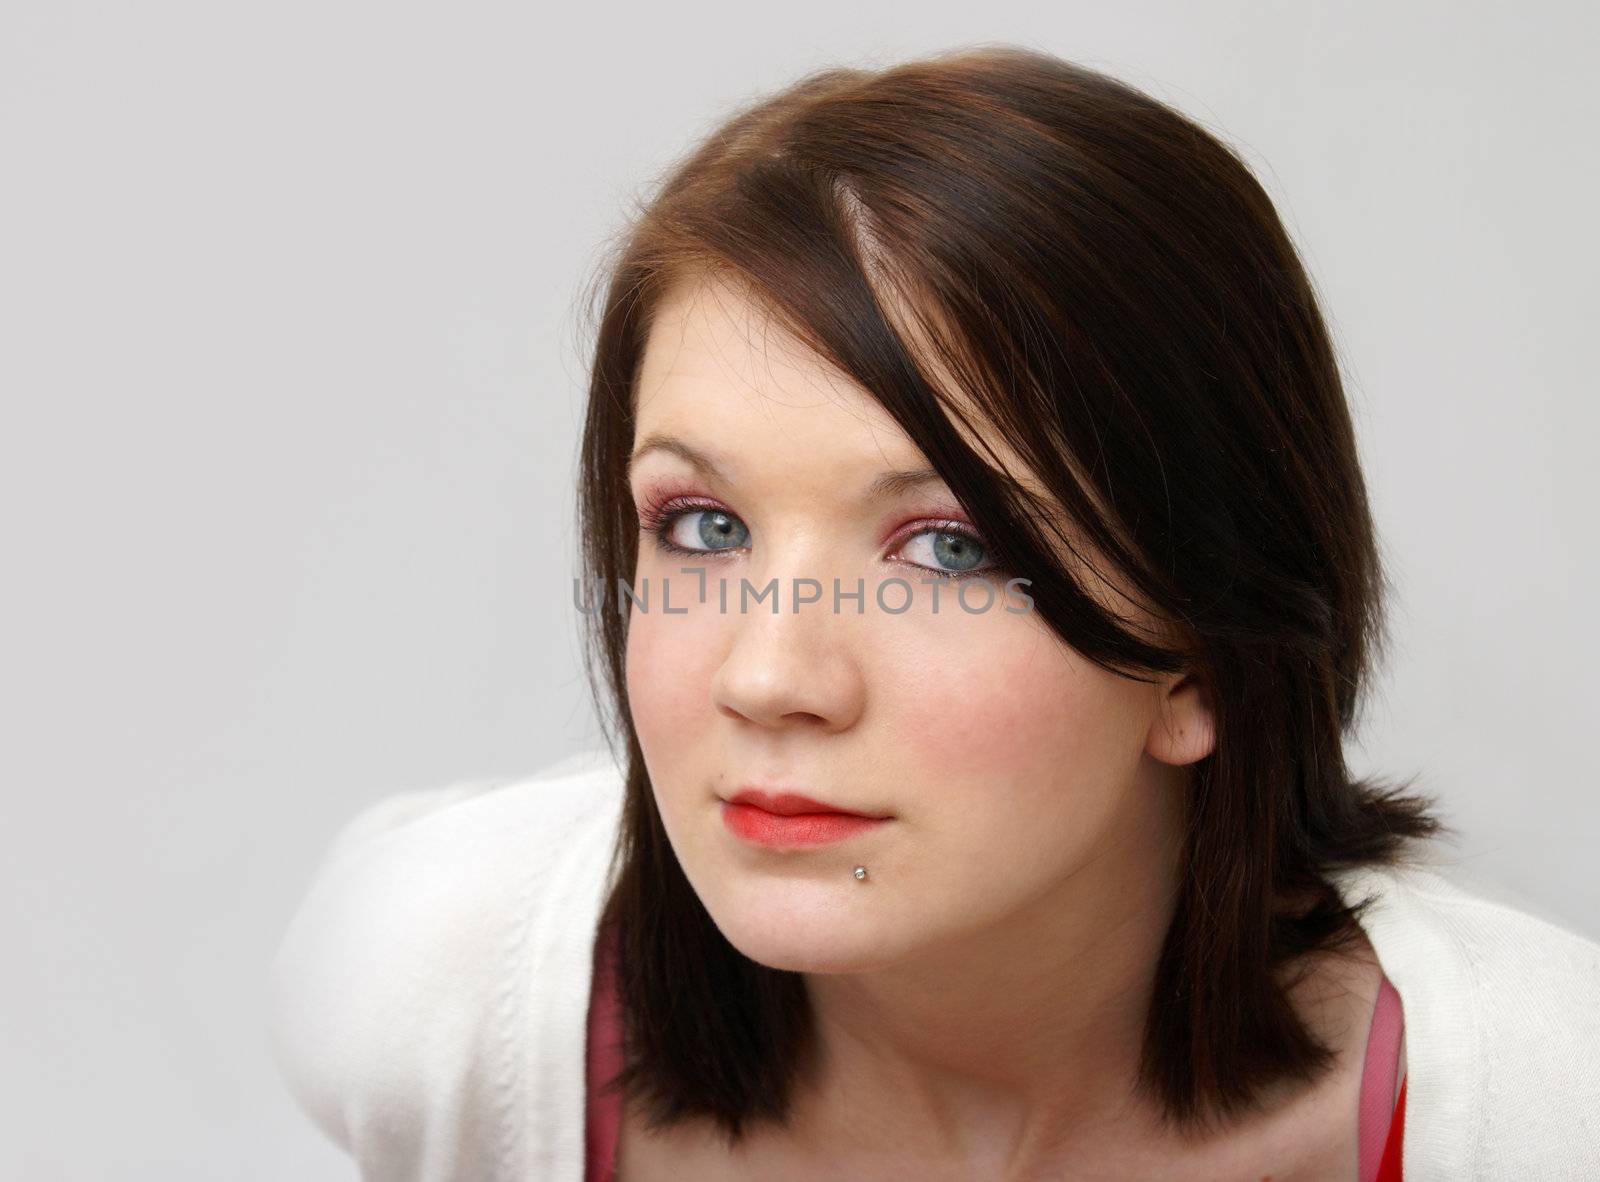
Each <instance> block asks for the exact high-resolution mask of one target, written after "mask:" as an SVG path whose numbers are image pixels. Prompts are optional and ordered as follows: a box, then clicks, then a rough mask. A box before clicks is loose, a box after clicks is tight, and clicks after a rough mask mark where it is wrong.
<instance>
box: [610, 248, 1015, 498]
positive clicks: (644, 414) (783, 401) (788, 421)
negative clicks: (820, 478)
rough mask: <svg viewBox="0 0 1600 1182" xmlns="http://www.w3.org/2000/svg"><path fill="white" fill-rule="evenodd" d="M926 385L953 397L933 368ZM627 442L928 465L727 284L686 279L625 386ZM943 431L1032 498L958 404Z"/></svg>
mask: <svg viewBox="0 0 1600 1182" xmlns="http://www.w3.org/2000/svg"><path fill="white" fill-rule="evenodd" d="M934 380H935V381H936V382H937V383H938V384H939V386H940V388H941V390H943V391H946V392H947V393H948V392H950V391H952V390H953V389H954V386H953V383H950V382H949V381H948V379H947V377H945V376H944V371H943V370H942V369H941V368H939V367H937V366H936V367H935V374H934ZM634 394H635V399H636V415H635V423H636V426H635V440H636V441H638V440H641V439H644V438H645V437H646V436H647V435H650V434H654V433H657V432H667V433H671V434H675V435H689V434H693V435H696V436H699V437H701V438H705V437H707V435H708V433H709V434H710V435H716V434H718V433H720V434H723V435H726V436H729V437H730V438H731V437H733V436H738V440H737V442H738V446H740V447H742V448H749V447H754V446H756V445H757V444H758V443H759V442H760V441H761V439H762V438H763V437H766V438H770V440H771V441H772V442H773V443H774V444H775V445H776V446H778V447H779V448H780V449H781V451H782V452H783V454H785V455H789V456H792V457H795V458H799V457H801V456H804V457H805V458H808V459H810V458H812V457H816V456H820V455H823V454H826V455H829V456H833V457H836V458H837V459H839V460H840V462H841V463H844V464H848V465H854V466H860V465H870V466H873V467H879V466H882V467H890V468H897V467H904V468H910V467H915V466H921V465H926V464H927V459H926V457H925V456H924V455H923V454H922V452H921V450H920V449H919V448H918V447H917V445H916V444H915V443H914V442H913V441H912V440H911V439H910V438H908V437H907V435H906V434H905V432H904V431H903V430H902V428H901V427H900V425H899V423H897V422H896V421H895V419H894V417H893V416H892V415H891V414H889V412H888V411H887V410H886V409H885V408H884V407H883V406H882V405H881V404H880V403H879V402H878V401H877V400H876V399H875V398H873V397H872V396H871V395H870V394H869V393H868V392H867V391H866V390H864V389H863V388H862V387H861V386H860V385H859V384H858V383H857V382H856V381H855V380H854V379H852V378H851V377H850V376H849V375H847V374H846V373H844V372H843V371H841V370H840V369H838V368H837V367H836V366H834V365H833V364H832V363H831V362H829V361H827V360H826V359H825V358H823V357H821V356H820V355H818V354H817V353H815V352H814V351H812V350H811V349H810V348H809V347H808V346H807V345H806V344H805V343H804V342H802V341H800V340H799V339H798V338H796V337H795V336H793V335H792V334H791V333H790V332H789V331H788V330H787V329H786V328H785V327H784V326H783V324H782V322H781V321H780V320H779V319H778V318H777V317H776V316H775V315H774V314H772V313H771V312H770V311H769V310H768V309H767V308H766V307H765V305H763V304H762V303H761V302H760V301H759V300H756V299H753V298H751V297H749V296H748V295H746V294H745V293H744V292H742V291H741V290H740V289H739V288H737V287H736V286H734V285H732V284H731V283H728V282H719V281H716V280H712V279H697V280H693V281H685V282H683V283H680V284H678V285H676V286H675V287H673V288H672V289H670V290H669V291H668V292H667V293H666V294H665V295H664V296H663V298H662V300H661V302H660V304H659V305H658V306H657V308H656V312H655V315H654V317H653V319H652V325H651V330H650V334H649V337H648V339H647V341H646V346H645V350H644V356H643V359H642V362H641V366H640V372H639V378H638V382H637V385H636V387H635V392H634ZM957 402H958V405H960V406H962V407H963V413H965V414H966V415H967V416H968V417H969V418H970V419H971V420H972V422H973V425H971V426H969V425H968V424H966V423H963V422H962V421H960V420H959V419H957V420H956V421H955V422H954V423H953V425H954V427H955V429H956V431H957V432H958V433H959V434H961V435H962V436H963V437H964V438H965V439H966V441H967V443H968V444H969V446H972V447H973V448H974V449H975V450H976V451H977V452H978V454H979V455H980V456H982V457H984V458H985V460H986V462H988V463H990V464H991V466H995V467H998V468H999V469H1000V470H1001V471H1002V472H1004V473H1006V474H1008V475H1011V476H1013V477H1014V478H1016V479H1019V480H1021V481H1023V482H1024V483H1025V484H1027V485H1029V486H1030V487H1032V488H1034V489H1035V490H1041V491H1042V489H1041V486H1040V485H1039V484H1038V482H1037V481H1036V480H1034V479H1033V478H1032V475H1031V473H1030V472H1029V470H1028V468H1027V466H1026V465H1025V464H1024V463H1023V462H1022V461H1021V460H1020V459H1019V458H1018V457H1017V455H1016V453H1015V452H1014V451H1013V450H1012V449H1011V448H1010V447H1009V446H1008V445H1007V444H1006V442H1005V441H1004V440H1003V439H1002V438H1000V437H999V434H998V432H996V431H994V430H991V429H988V428H987V427H986V426H985V425H984V424H983V423H982V420H981V419H978V418H977V417H976V416H975V415H973V412H972V411H971V410H970V409H967V405H966V404H965V402H964V401H963V400H960V399H959V397H957Z"/></svg>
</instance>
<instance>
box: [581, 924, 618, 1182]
mask: <svg viewBox="0 0 1600 1182" xmlns="http://www.w3.org/2000/svg"><path fill="white" fill-rule="evenodd" d="M616 966H617V932H616V929H615V928H611V927H608V928H606V929H604V930H603V931H602V932H601V933H600V935H599V937H598V938H597V939H596V941H595V952H594V986H593V988H592V989H591V990H590V994H589V1026H588V1032H589V1033H588V1056H587V1059H586V1068H585V1071H586V1074H587V1077H588V1093H589V1104H588V1108H587V1109H586V1114H585V1115H586V1119H585V1122H584V1131H583V1147H584V1161H585V1164H586V1169H585V1173H584V1178H585V1182H610V1180H611V1176H612V1174H613V1173H614V1172H615V1171H616V1168H617V1139H618V1136H619V1135H620V1133H621V1131H622V1097H621V1095H620V1094H618V1093H617V1092H615V1091H609V1092H607V1091H603V1090H602V1089H603V1088H604V1087H605V1085H606V1084H607V1083H609V1082H610V1081H611V1078H612V1077H613V1076H615V1075H616V1073H617V1072H619V1071H621V1070H622V1008H621V1005H620V1004H619V1003H618V1001H617V987H616Z"/></svg>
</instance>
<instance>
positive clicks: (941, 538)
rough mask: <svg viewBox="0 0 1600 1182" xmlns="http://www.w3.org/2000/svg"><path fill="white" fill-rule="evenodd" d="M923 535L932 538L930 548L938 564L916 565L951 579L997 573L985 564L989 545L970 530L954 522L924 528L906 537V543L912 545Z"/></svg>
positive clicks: (930, 572)
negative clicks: (953, 524)
mask: <svg viewBox="0 0 1600 1182" xmlns="http://www.w3.org/2000/svg"><path fill="white" fill-rule="evenodd" d="M922 538H931V539H932V544H931V545H930V546H929V547H928V550H929V552H930V556H931V557H932V559H933V561H934V562H935V563H936V564H938V565H935V566H924V564H922V563H920V562H919V563H914V564H913V565H916V566H922V567H923V569H925V570H927V572H928V573H929V574H933V575H940V576H943V577H944V578H947V579H959V578H963V577H965V576H967V575H979V574H992V573H993V572H992V571H991V570H990V568H989V567H987V566H984V565H982V563H983V560H984V555H985V554H986V553H987V549H986V547H985V546H984V544H983V542H982V540H981V539H980V538H979V537H978V536H977V535H976V534H974V533H972V532H971V531H969V530H965V529H956V528H954V527H953V526H950V525H943V526H940V527H938V528H937V529H925V530H920V531H919V532H917V533H915V534H912V535H911V537H909V538H907V539H906V545H907V546H909V545H911V544H912V543H914V542H917V541H919V540H921V539H922Z"/></svg>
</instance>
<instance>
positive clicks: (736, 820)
mask: <svg viewBox="0 0 1600 1182" xmlns="http://www.w3.org/2000/svg"><path fill="white" fill-rule="evenodd" d="M888 821H889V818H888V817H857V816H854V815H852V814H850V813H800V814H798V815H797V816H793V817H780V816H778V815H777V814H776V813H769V812H767V811H766V810H765V809H758V808H756V806H755V805H753V804H729V803H727V802H726V801H724V802H723V805H722V823H723V824H724V825H726V826H727V827H728V828H729V829H730V830H732V831H733V833H734V835H735V836H737V837H742V838H744V840H746V841H749V842H754V843H755V844H756V845H827V844H829V843H830V842H835V841H843V840H844V839H845V838H847V837H854V836H855V835H856V834H858V833H862V832H864V831H866V830H868V829H872V828H874V827H876V826H878V825H884V824H887V823H888Z"/></svg>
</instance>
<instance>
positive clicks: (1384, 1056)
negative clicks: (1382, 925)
mask: <svg viewBox="0 0 1600 1182" xmlns="http://www.w3.org/2000/svg"><path fill="white" fill-rule="evenodd" d="M1404 1028H1405V1015H1404V1014H1403V1013H1402V1011H1401V1009H1400V994H1399V993H1398V992H1396V990H1395V987H1394V986H1393V985H1392V984H1391V983H1390V982H1389V978H1388V976H1387V975H1385V976H1384V977H1383V979H1382V981H1380V982H1379V984H1378V1001H1377V1004H1376V1005H1375V1006H1374V1007H1373V1012H1372V1027H1371V1029H1370V1030H1369V1031H1368V1032H1367V1054H1366V1060H1365V1062H1364V1063H1363V1065H1362V1069H1361V1111H1360V1115H1359V1121H1360V1155H1359V1162H1360V1175H1359V1176H1360V1179H1361V1182H1374V1180H1375V1179H1376V1178H1377V1177H1378V1166H1379V1164H1380V1163H1381V1162H1382V1161H1383V1147H1384V1142H1385V1141H1386V1140H1387V1139H1388V1135H1389V1123H1390V1120H1391V1118H1392V1117H1393V1116H1394V1104H1395V1073H1396V1071H1397V1070H1398V1069H1399V1066H1400V1034H1401V1031H1402V1030H1404Z"/></svg>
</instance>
